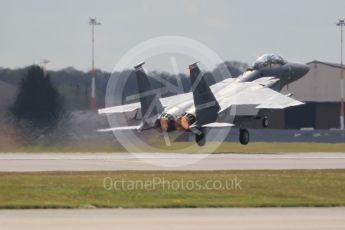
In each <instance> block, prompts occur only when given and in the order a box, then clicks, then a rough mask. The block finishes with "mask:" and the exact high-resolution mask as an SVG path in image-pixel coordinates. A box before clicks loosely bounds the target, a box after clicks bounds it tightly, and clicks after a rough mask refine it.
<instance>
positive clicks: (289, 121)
mask: <svg viewBox="0 0 345 230" xmlns="http://www.w3.org/2000/svg"><path fill="white" fill-rule="evenodd" d="M307 65H309V67H310V71H309V72H308V74H307V75H306V76H304V77H303V78H301V79H299V80H298V81H296V82H293V83H291V84H290V85H289V86H288V89H287V87H285V88H284V89H283V90H282V93H287V92H291V93H293V97H294V98H296V99H297V100H300V101H303V102H305V103H306V105H303V106H298V107H292V108H289V109H287V110H285V111H276V112H274V113H273V114H272V120H271V127H272V128H284V129H285V128H286V129H299V128H303V127H308V128H309V127H310V128H315V129H331V128H339V126H340V121H339V113H340V104H339V99H340V85H339V84H340V79H339V72H340V65H339V64H335V63H329V62H321V61H316V60H315V61H312V62H309V63H307ZM343 68H344V67H343Z"/></svg>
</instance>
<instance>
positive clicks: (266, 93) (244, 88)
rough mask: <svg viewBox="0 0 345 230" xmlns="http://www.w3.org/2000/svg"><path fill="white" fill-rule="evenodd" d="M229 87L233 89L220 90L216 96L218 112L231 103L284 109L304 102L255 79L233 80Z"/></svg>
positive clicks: (258, 107) (231, 104)
mask: <svg viewBox="0 0 345 230" xmlns="http://www.w3.org/2000/svg"><path fill="white" fill-rule="evenodd" d="M231 88H232V89H233V90H230V91H228V92H222V94H221V98H217V100H218V101H219V105H220V111H219V112H223V111H224V110H226V109H228V108H229V107H230V106H233V105H253V106H255V108H257V109H284V108H288V107H291V106H298V105H302V104H304V103H303V102H300V101H297V100H295V99H293V98H290V97H288V96H285V95H283V94H281V93H279V92H276V91H274V90H272V89H270V88H267V87H266V86H265V84H262V83H258V82H255V81H254V82H235V83H234V84H233V85H232V86H231ZM236 89H238V90H236ZM225 91H227V89H225ZM233 92H236V93H233ZM216 97H217V95H216Z"/></svg>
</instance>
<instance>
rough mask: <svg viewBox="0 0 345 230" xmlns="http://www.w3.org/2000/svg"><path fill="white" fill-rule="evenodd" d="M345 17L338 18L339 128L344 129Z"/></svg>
mask: <svg viewBox="0 0 345 230" xmlns="http://www.w3.org/2000/svg"><path fill="white" fill-rule="evenodd" d="M344 25H345V18H339V21H338V23H337V26H340V94H341V95H340V129H341V130H344V66H343V27H344Z"/></svg>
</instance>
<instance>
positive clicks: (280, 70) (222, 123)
mask: <svg viewBox="0 0 345 230" xmlns="http://www.w3.org/2000/svg"><path fill="white" fill-rule="evenodd" d="M143 64H144V63H141V64H139V65H137V66H135V67H134V69H135V73H136V79H137V82H138V89H139V94H140V102H137V103H132V104H125V105H120V106H115V107H108V108H104V109H100V110H99V111H98V112H99V114H116V113H130V112H133V111H137V112H140V113H141V117H142V120H141V123H140V125H138V126H126V127H112V128H109V129H103V130H99V131H120V130H129V129H134V130H137V131H138V132H141V131H144V130H147V129H152V128H155V129H158V130H160V131H162V132H172V131H186V132H193V133H194V135H195V141H196V143H197V144H198V145H200V146H202V145H204V144H205V139H206V134H205V133H206V132H205V130H206V129H209V128H224V127H232V126H235V127H238V128H239V129H240V135H239V141H240V143H241V144H243V145H246V144H248V143H249V132H248V130H247V128H248V127H247V126H248V125H247V124H246V123H248V121H250V120H253V119H258V120H261V122H262V126H263V127H268V125H269V122H268V121H269V120H268V117H269V114H270V112H271V111H272V110H276V109H285V108H288V107H292V106H298V105H302V104H303V103H302V102H300V101H297V100H295V99H293V98H291V94H289V95H283V94H281V93H279V91H280V90H281V89H282V88H283V87H284V86H286V85H288V84H289V83H291V82H293V81H296V80H298V79H299V78H301V77H303V76H304V75H305V74H306V73H307V72H308V71H309V67H308V66H307V65H304V64H297V63H291V62H287V61H286V60H284V59H283V58H282V57H280V56H279V55H275V54H265V55H263V56H261V57H259V58H258V59H257V60H256V61H255V62H254V63H253V65H252V66H251V67H250V68H248V69H247V70H246V71H245V72H244V73H243V74H242V75H241V76H239V77H237V78H227V79H225V80H223V81H220V82H218V83H216V84H214V85H212V86H209V85H208V84H207V83H206V80H205V78H204V76H203V73H202V72H201V71H200V69H199V67H198V65H197V63H194V64H192V65H190V66H189V70H190V80H191V84H192V90H191V92H189V93H184V94H179V95H175V96H171V97H165V98H159V97H158V95H157V94H156V93H155V91H154V90H153V88H152V86H151V85H150V82H149V80H148V78H147V76H146V74H145V72H144V70H143V67H142V66H143Z"/></svg>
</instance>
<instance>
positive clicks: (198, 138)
mask: <svg viewBox="0 0 345 230" xmlns="http://www.w3.org/2000/svg"><path fill="white" fill-rule="evenodd" d="M195 142H196V143H197V144H198V145H199V146H204V145H205V143H206V135H205V133H203V132H201V133H200V134H195Z"/></svg>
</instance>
